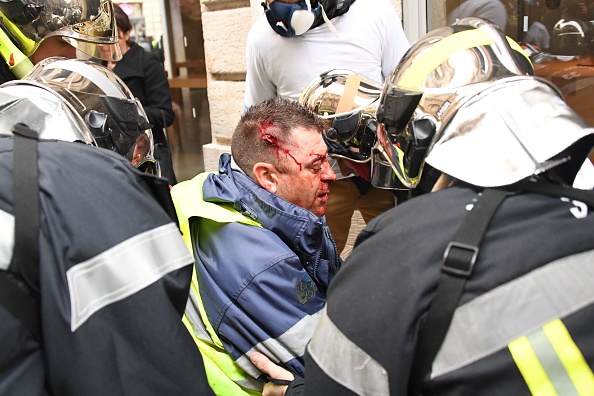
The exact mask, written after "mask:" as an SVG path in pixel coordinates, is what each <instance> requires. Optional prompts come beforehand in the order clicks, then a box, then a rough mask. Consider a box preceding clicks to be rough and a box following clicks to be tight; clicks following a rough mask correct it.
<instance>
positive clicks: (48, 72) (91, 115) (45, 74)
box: [2, 57, 160, 174]
mask: <svg viewBox="0 0 594 396" xmlns="http://www.w3.org/2000/svg"><path fill="white" fill-rule="evenodd" d="M27 85H29V86H31V87H35V88H37V91H35V92H38V91H39V89H38V88H43V89H45V90H46V91H48V92H50V93H52V94H53V95H56V96H59V97H60V98H61V100H62V101H63V102H65V103H66V104H67V105H68V106H69V107H70V109H71V110H72V111H74V112H75V113H76V114H78V116H79V117H80V118H81V119H82V120H83V123H84V125H85V127H86V129H87V130H88V131H89V132H90V133H89V134H85V136H86V138H85V139H81V140H82V141H84V142H85V143H87V144H92V145H95V146H98V147H102V148H105V149H108V150H111V151H115V152H117V153H119V154H121V155H122V156H124V157H126V158H128V160H130V162H131V163H132V164H133V165H134V166H136V167H137V168H139V169H141V170H143V171H146V172H149V173H155V174H160V169H159V166H158V163H157V162H156V161H155V158H154V142H153V136H152V132H151V129H150V128H151V125H150V124H149V123H148V118H147V116H146V114H145V112H144V109H143V107H142V105H141V104H140V102H139V101H138V100H137V99H136V98H134V96H133V95H132V93H131V92H130V90H129V89H128V88H127V87H126V85H125V84H124V83H123V81H122V80H120V78H119V77H117V76H116V75H115V74H114V73H113V72H111V71H110V70H108V69H107V68H105V67H103V66H101V65H99V64H97V63H95V62H91V61H84V60H73V59H65V58H59V57H52V58H47V59H45V60H43V61H41V62H39V63H38V64H37V65H36V66H35V67H34V68H33V70H32V71H31V73H30V74H29V75H28V76H27V77H25V78H24V79H22V80H15V81H9V82H7V83H4V84H3V85H2V88H3V89H4V88H5V89H7V90H8V91H10V90H11V89H17V88H18V90H23V89H24V88H23V87H24V86H27ZM13 87H15V88H13ZM30 89H33V88H30ZM29 127H32V126H29ZM56 134H57V136H60V134H61V132H59V128H58V129H57V130H56ZM88 135H90V137H91V139H89V138H88ZM57 138H58V139H60V137H57ZM60 140H78V139H70V138H61V139H60Z"/></svg>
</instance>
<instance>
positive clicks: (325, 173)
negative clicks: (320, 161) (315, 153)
mask: <svg viewBox="0 0 594 396" xmlns="http://www.w3.org/2000/svg"><path fill="white" fill-rule="evenodd" d="M322 180H324V181H335V180H336V173H334V170H333V169H332V167H331V166H330V163H329V162H328V160H326V161H325V162H324V165H323V169H322Z"/></svg>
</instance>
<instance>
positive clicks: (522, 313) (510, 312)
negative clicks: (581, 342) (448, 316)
mask: <svg viewBox="0 0 594 396" xmlns="http://www.w3.org/2000/svg"><path fill="white" fill-rule="evenodd" d="M593 262H594V250H591V251H588V252H584V253H579V254H575V255H573V256H569V257H565V258H562V259H560V260H557V261H553V262H551V263H549V264H547V265H546V266H544V267H541V268H538V269H536V270H534V271H532V272H530V273H528V274H526V275H524V276H523V277H520V278H518V279H515V280H513V281H512V282H509V283H507V284H504V285H502V286H500V287H498V288H496V289H494V290H491V291H490V292H488V293H485V294H483V295H482V296H479V297H477V298H475V299H474V300H472V301H470V302H469V303H467V304H464V305H463V306H461V307H458V309H457V310H456V313H455V314H454V317H453V319H452V323H451V325H450V329H449V330H448V334H447V335H446V338H445V340H444V343H443V345H442V346H441V349H440V350H439V353H438V354H437V357H436V358H435V361H434V362H433V371H432V374H431V376H432V378H435V377H439V376H441V375H444V374H447V373H449V372H451V371H454V370H457V369H459V368H462V367H464V366H466V365H468V364H471V363H474V362H476V361H478V360H480V359H482V358H485V357H487V356H489V355H491V354H493V353H495V352H497V351H500V350H502V349H504V348H506V347H507V345H508V344H509V343H510V342H511V341H513V340H515V339H518V338H520V337H522V336H524V335H526V334H529V333H531V332H533V331H535V330H536V329H539V328H541V327H542V326H544V325H545V324H546V323H549V322H551V321H553V320H555V319H558V318H564V317H566V316H568V315H571V314H572V313H574V312H577V311H578V310H580V309H582V308H584V307H586V306H588V305H590V304H592V303H594V288H593V287H592V285H591V280H592V279H594V266H593V265H592V263H593ZM543 301H546V303H543Z"/></svg>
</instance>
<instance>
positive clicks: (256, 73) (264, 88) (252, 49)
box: [243, 21, 276, 112]
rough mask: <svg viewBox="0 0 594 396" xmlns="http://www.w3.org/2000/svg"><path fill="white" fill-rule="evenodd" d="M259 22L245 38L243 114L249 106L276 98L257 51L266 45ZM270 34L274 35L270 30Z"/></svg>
mask: <svg viewBox="0 0 594 396" xmlns="http://www.w3.org/2000/svg"><path fill="white" fill-rule="evenodd" d="M261 22H262V21H256V23H255V24H254V26H252V28H251V29H250V32H249V33H248V37H247V43H246V51H245V52H246V55H245V58H246V76H245V96H244V101H243V107H244V112H245V111H246V110H247V109H248V108H249V107H250V106H252V105H254V104H257V103H260V102H263V101H265V100H266V99H270V98H273V97H275V96H276V87H275V85H274V84H273V82H272V81H271V80H270V77H269V76H268V74H267V73H266V69H265V67H264V61H263V58H262V56H261V54H260V50H259V49H260V46H261V45H266V39H265V37H262V35H263V34H264V33H265V32H263V31H262V26H261ZM259 23H260V25H258V24H259ZM270 33H271V34H276V33H274V31H273V30H272V29H270Z"/></svg>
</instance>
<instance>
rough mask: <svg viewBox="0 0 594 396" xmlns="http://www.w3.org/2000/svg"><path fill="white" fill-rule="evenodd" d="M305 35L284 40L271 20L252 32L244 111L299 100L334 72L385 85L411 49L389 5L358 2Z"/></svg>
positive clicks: (376, 1)
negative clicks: (267, 103) (278, 100)
mask: <svg viewBox="0 0 594 396" xmlns="http://www.w3.org/2000/svg"><path fill="white" fill-rule="evenodd" d="M330 22H331V23H332V25H334V27H335V28H336V30H337V31H338V32H339V37H336V36H335V35H334V33H333V32H332V30H331V29H330V28H329V27H328V25H327V24H326V23H323V24H322V25H320V26H318V27H316V28H315V29H311V30H309V31H307V32H306V33H304V34H303V35H301V36H293V37H282V36H280V35H278V34H277V33H275V32H274V30H272V28H271V27H270V25H269V24H268V21H267V20H266V17H265V16H262V17H260V18H259V19H258V20H257V21H256V22H255V23H254V25H253V26H252V28H251V29H250V32H249V34H248V37H247V45H246V61H247V75H246V81H245V83H246V88H245V98H244V106H245V109H247V108H248V107H249V106H251V105H253V104H256V103H260V102H262V101H264V100H266V99H269V98H271V97H275V96H279V97H282V98H288V99H293V100H298V99H299V96H300V95H301V92H302V91H303V89H304V88H305V87H306V86H307V85H308V84H309V83H310V82H311V81H312V80H313V79H314V78H315V77H317V76H319V75H320V74H322V73H325V72H327V71H329V70H331V69H348V70H351V71H354V72H356V73H359V74H361V75H363V76H365V77H368V78H371V79H372V80H374V81H377V82H380V83H383V82H384V80H385V78H386V77H387V76H388V75H389V74H390V73H391V72H392V71H393V70H394V69H395V68H396V66H397V65H398V62H399V61H400V58H401V57H402V55H404V53H405V52H406V50H407V49H408V48H409V46H410V44H409V42H408V39H407V38H406V36H405V35H404V30H403V29H402V23H401V21H400V19H399V18H398V14H396V10H395V9H394V6H393V5H392V4H391V3H390V2H389V1H388V0H356V1H355V2H354V3H353V4H351V8H350V9H349V10H348V12H347V13H346V14H343V15H341V16H339V17H336V18H333V19H331V20H330Z"/></svg>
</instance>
